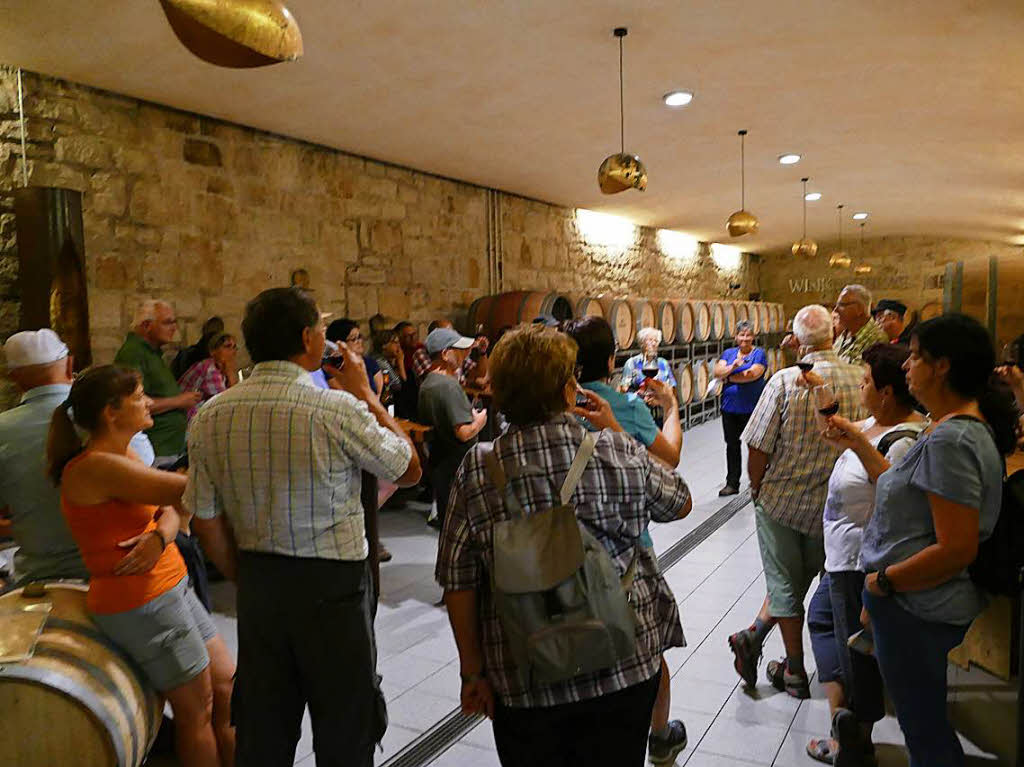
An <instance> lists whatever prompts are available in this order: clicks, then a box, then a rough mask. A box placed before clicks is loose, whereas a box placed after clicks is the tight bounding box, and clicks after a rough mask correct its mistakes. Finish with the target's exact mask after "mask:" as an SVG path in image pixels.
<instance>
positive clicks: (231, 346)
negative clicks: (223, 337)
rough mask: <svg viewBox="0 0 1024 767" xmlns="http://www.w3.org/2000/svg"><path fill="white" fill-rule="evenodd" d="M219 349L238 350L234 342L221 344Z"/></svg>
mask: <svg viewBox="0 0 1024 767" xmlns="http://www.w3.org/2000/svg"><path fill="white" fill-rule="evenodd" d="M220 348H221V349H237V348H238V344H236V343H235V342H234V341H228V342H227V343H224V344H221V345H220Z"/></svg>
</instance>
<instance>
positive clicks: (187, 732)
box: [47, 365, 235, 767]
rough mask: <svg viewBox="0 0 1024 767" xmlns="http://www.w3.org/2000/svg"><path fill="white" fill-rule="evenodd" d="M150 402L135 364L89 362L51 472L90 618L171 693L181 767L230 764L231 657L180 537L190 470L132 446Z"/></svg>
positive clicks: (69, 405)
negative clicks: (173, 468) (158, 462)
mask: <svg viewBox="0 0 1024 767" xmlns="http://www.w3.org/2000/svg"><path fill="white" fill-rule="evenodd" d="M151 405H152V400H150V399H149V397H147V396H146V394H145V393H144V392H143V390H142V384H141V382H140V380H139V376H138V374H137V373H136V372H135V371H133V370H128V369H127V368H122V367H118V366H115V365H102V366H99V367H95V368H90V369H89V370H87V371H86V372H85V373H83V374H82V375H81V376H79V377H78V378H77V379H76V380H75V383H74V385H73V386H72V387H71V393H70V395H69V396H68V399H67V401H66V402H65V403H64V404H63V405H61V406H60V407H58V408H57V410H56V412H55V413H54V415H53V420H52V421H51V424H50V437H49V442H48V444H47V459H48V462H49V471H50V476H51V477H52V478H53V480H54V482H56V483H58V484H59V485H60V488H61V507H62V510H63V512H64V517H65V519H66V520H67V522H68V527H69V528H70V530H71V534H72V536H73V537H74V539H75V542H76V543H77V544H78V548H79V550H80V551H81V553H82V559H83V561H84V562H85V566H86V568H87V569H88V571H89V575H90V580H89V594H88V597H87V600H86V604H87V606H88V608H89V611H90V613H91V614H92V617H93V620H94V621H95V622H96V624H97V625H98V626H99V627H100V629H101V630H102V631H103V632H104V633H106V634H107V635H108V636H110V638H111V639H113V640H114V642H116V643H117V644H118V645H120V647H121V649H122V650H124V652H125V653H126V654H128V655H129V656H131V657H132V658H133V659H134V660H135V661H136V662H137V663H138V664H139V665H140V666H141V667H142V669H143V671H144V672H145V673H146V675H147V677H148V678H149V681H150V683H151V684H152V685H153V686H154V687H156V688H157V689H158V690H160V691H161V692H162V693H163V694H164V695H166V696H167V699H168V700H169V701H170V703H171V708H172V709H173V711H174V724H175V728H174V729H175V741H176V742H175V745H176V750H177V753H178V757H179V759H180V760H181V762H182V764H183V765H185V767H231V765H233V764H234V749H235V735H234V728H232V727H231V723H230V702H231V691H232V677H233V676H234V661H233V660H232V659H231V655H230V653H229V652H228V649H227V646H226V645H225V644H224V640H223V639H222V638H221V637H220V636H219V635H218V634H217V632H216V629H215V628H214V626H213V623H212V621H211V620H210V616H209V613H207V612H206V610H205V609H204V608H203V607H202V605H201V604H200V603H199V600H198V598H197V597H196V595H195V593H194V592H193V591H191V590H190V589H189V588H188V577H187V571H186V569H185V563H184V561H183V560H182V558H181V554H180V553H179V552H178V549H177V546H175V544H174V537H175V535H176V534H177V532H178V527H179V525H180V522H181V513H180V512H179V509H180V503H181V495H182V492H183V491H184V489H185V481H186V480H185V476H184V475H182V474H175V473H171V472H166V471H160V470H158V469H151V468H150V467H148V466H146V465H145V464H143V463H142V461H141V460H139V458H138V456H137V455H136V454H135V453H134V451H132V450H131V448H129V446H128V442H129V440H130V439H131V437H132V435H134V434H135V433H136V432H138V431H140V430H143V429H148V428H150V427H151V426H152V425H153V419H152V417H151V416H150V406H151ZM72 416H73V417H72ZM76 426H78V427H79V428H81V429H83V430H85V431H86V432H88V434H89V438H88V441H87V442H86V444H85V445H84V446H83V445H82V442H81V440H80V439H79V436H78V432H77V431H76V428H75V427H76Z"/></svg>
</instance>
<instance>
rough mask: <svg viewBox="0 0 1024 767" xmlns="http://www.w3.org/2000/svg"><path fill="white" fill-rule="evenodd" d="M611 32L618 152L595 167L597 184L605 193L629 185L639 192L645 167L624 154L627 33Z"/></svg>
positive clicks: (644, 185) (644, 179)
mask: <svg viewBox="0 0 1024 767" xmlns="http://www.w3.org/2000/svg"><path fill="white" fill-rule="evenodd" d="M612 34H614V35H615V36H616V37H617V38H619V153H618V154H613V155H608V157H606V158H604V162H602V163H601V167H600V168H598V169H597V185H598V186H599V187H600V188H601V191H602V192H604V193H605V194H617V193H619V192H624V191H626V190H627V189H629V188H630V187H632V188H634V189H638V190H640V191H641V192H642V191H644V190H645V189H646V188H647V168H646V167H645V166H644V164H643V162H641V160H640V158H639V157H637V156H636V155H635V154H626V110H625V102H624V97H623V92H624V88H623V80H622V38H624V37H625V36H626V35H627V34H629V30H628V29H626V28H625V27H616V28H615V29H614V30H613V32H612Z"/></svg>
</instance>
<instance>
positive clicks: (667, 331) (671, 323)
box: [654, 301, 676, 344]
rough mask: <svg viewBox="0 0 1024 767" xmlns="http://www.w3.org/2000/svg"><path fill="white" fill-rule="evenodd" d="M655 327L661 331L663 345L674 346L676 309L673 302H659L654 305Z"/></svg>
mask: <svg viewBox="0 0 1024 767" xmlns="http://www.w3.org/2000/svg"><path fill="white" fill-rule="evenodd" d="M654 323H655V327H656V328H658V330H660V331H661V340H662V343H666V344H672V343H675V340H676V308H675V307H674V306H673V305H672V302H671V301H657V302H655V304H654Z"/></svg>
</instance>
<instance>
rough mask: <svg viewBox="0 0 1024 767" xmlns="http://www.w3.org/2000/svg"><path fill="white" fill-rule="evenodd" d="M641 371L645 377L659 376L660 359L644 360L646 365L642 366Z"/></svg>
mask: <svg viewBox="0 0 1024 767" xmlns="http://www.w3.org/2000/svg"><path fill="white" fill-rule="evenodd" d="M640 372H641V373H643V376H644V378H647V379H651V378H657V377H658V372H659V371H658V361H657V360H644V365H643V367H642V368H640Z"/></svg>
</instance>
